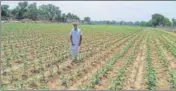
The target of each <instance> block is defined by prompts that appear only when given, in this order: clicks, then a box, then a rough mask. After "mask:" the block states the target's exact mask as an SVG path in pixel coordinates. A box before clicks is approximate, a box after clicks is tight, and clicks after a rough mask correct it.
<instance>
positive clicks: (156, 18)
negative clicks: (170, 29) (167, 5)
mask: <svg viewBox="0 0 176 91" xmlns="http://www.w3.org/2000/svg"><path fill="white" fill-rule="evenodd" d="M152 24H153V26H154V27H156V26H158V25H164V16H163V15H161V14H153V15H152Z"/></svg>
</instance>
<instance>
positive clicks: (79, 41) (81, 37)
mask: <svg viewBox="0 0 176 91" xmlns="http://www.w3.org/2000/svg"><path fill="white" fill-rule="evenodd" d="M81 41H82V33H81V35H80V40H79V46H80V45H81Z"/></svg>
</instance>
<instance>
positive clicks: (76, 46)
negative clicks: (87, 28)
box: [70, 29, 82, 58]
mask: <svg viewBox="0 0 176 91" xmlns="http://www.w3.org/2000/svg"><path fill="white" fill-rule="evenodd" d="M70 35H72V41H73V44H74V46H72V44H71V45H70V46H71V47H70V49H71V55H72V58H75V57H77V56H78V53H79V49H80V46H79V42H80V36H81V35H82V32H81V30H80V29H77V30H75V29H72V30H71V32H70Z"/></svg>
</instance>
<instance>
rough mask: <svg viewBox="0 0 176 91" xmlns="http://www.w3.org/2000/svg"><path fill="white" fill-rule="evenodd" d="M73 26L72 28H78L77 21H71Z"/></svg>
mask: <svg viewBox="0 0 176 91" xmlns="http://www.w3.org/2000/svg"><path fill="white" fill-rule="evenodd" d="M73 27H74V29H75V30H76V29H77V28H78V23H76V22H75V23H73Z"/></svg>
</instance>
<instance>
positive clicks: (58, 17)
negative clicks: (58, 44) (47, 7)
mask: <svg viewBox="0 0 176 91" xmlns="http://www.w3.org/2000/svg"><path fill="white" fill-rule="evenodd" d="M55 19H56V20H57V21H62V15H61V10H60V9H59V7H56V17H55Z"/></svg>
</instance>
